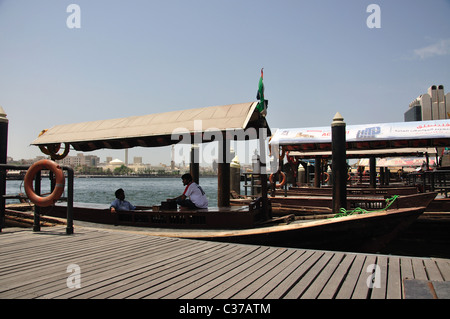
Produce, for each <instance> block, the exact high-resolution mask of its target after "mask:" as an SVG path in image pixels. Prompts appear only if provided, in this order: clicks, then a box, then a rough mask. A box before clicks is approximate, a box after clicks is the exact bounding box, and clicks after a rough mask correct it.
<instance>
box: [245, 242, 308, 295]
mask: <svg viewBox="0 0 450 319" xmlns="http://www.w3.org/2000/svg"><path fill="white" fill-rule="evenodd" d="M311 254H312V252H311V251H304V250H295V251H294V253H293V254H292V256H291V257H290V258H289V260H288V261H287V264H288V265H287V266H285V267H284V266H283V267H282V268H280V269H278V272H277V273H276V274H275V276H274V277H273V278H272V279H270V280H269V281H268V282H267V283H266V284H265V285H264V286H263V287H261V289H260V290H258V291H254V292H253V294H252V295H251V296H250V297H249V298H254V299H263V298H267V296H270V294H271V293H272V292H273V291H274V290H276V289H277V288H279V287H282V286H283V285H284V284H283V283H284V282H285V279H286V278H287V277H289V276H290V275H291V274H292V273H293V272H294V270H295V269H296V268H297V267H298V266H299V264H301V263H302V260H304V259H306V258H307V257H309V256H310V255H311ZM272 298H273V295H272Z"/></svg>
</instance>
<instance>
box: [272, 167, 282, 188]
mask: <svg viewBox="0 0 450 319" xmlns="http://www.w3.org/2000/svg"><path fill="white" fill-rule="evenodd" d="M278 173H280V174H281V175H282V176H283V179H282V180H281V183H280V184H275V187H276V188H281V187H283V186H284V184H286V174H284V173H283V172H282V171H279V172H278ZM273 175H274V174H273V173H272V174H270V176H269V181H270V183H271V184H273Z"/></svg>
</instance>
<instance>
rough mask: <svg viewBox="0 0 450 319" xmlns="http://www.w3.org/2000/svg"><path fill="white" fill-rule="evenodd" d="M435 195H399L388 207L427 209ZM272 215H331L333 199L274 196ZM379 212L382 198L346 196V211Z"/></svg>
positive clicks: (272, 198) (384, 203)
mask: <svg viewBox="0 0 450 319" xmlns="http://www.w3.org/2000/svg"><path fill="white" fill-rule="evenodd" d="M436 195H437V193H417V194H411V195H400V196H399V197H398V198H397V199H396V200H395V202H394V203H393V204H392V205H391V206H390V208H391V209H394V208H395V209H399V208H411V207H420V206H425V207H427V206H428V205H430V203H431V202H432V201H433V200H434V199H435V197H436ZM270 201H271V204H272V209H273V213H274V214H286V213H287V212H289V211H291V212H292V213H293V214H296V212H299V214H300V215H304V214H306V213H308V211H310V212H312V213H314V212H316V213H318V212H319V213H327V212H328V213H331V210H332V207H333V199H332V197H329V196H287V197H284V196H276V197H270ZM358 207H359V208H362V209H365V210H369V211H370V210H379V209H384V208H385V207H386V199H385V198H384V197H382V196H348V197H347V210H352V209H355V208H358Z"/></svg>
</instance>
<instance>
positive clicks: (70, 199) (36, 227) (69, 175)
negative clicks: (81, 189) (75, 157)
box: [0, 164, 74, 235]
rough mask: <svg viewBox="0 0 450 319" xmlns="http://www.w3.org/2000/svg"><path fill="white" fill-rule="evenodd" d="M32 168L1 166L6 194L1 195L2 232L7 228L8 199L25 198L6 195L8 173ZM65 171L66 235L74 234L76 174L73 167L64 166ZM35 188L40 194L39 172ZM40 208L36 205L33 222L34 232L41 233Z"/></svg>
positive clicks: (1, 176) (0, 173)
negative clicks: (74, 186)
mask: <svg viewBox="0 0 450 319" xmlns="http://www.w3.org/2000/svg"><path fill="white" fill-rule="evenodd" d="M29 168H30V166H29V165H28V166H26V165H25V166H21V165H8V164H0V183H1V185H3V187H2V188H4V193H3V194H0V232H1V231H2V229H3V228H4V226H5V211H6V199H7V198H8V199H9V198H18V199H20V198H23V196H9V195H5V193H6V181H7V179H6V171H7V170H18V171H21V170H28V169H29ZM61 168H62V169H63V170H65V171H67V221H66V234H67V235H71V234H73V179H74V172H73V169H72V168H71V167H68V166H62V167H61ZM34 182H35V186H34V191H35V193H36V194H38V195H39V194H40V192H41V174H40V172H38V173H37V174H36V177H35V179H34ZM40 230H41V227H40V207H39V206H37V205H35V207H34V222H33V231H40Z"/></svg>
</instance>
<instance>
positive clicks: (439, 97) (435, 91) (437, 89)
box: [404, 85, 450, 122]
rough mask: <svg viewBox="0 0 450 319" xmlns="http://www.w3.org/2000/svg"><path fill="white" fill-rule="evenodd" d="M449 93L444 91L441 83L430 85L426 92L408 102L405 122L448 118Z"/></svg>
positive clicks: (449, 111)
mask: <svg viewBox="0 0 450 319" xmlns="http://www.w3.org/2000/svg"><path fill="white" fill-rule="evenodd" d="M449 114H450V93H447V95H446V94H445V93H444V86H443V85H439V86H436V85H432V86H430V87H429V88H428V92H427V93H424V94H422V95H420V96H419V97H417V98H416V99H415V100H414V101H412V102H411V103H410V104H409V109H408V110H407V111H406V112H405V114H404V116H405V122H411V121H431V120H445V119H448V118H450V116H449Z"/></svg>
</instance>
